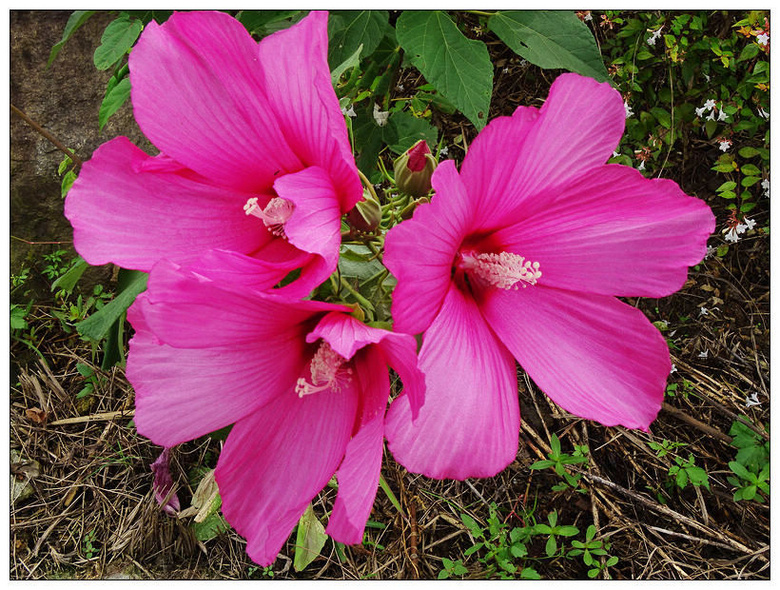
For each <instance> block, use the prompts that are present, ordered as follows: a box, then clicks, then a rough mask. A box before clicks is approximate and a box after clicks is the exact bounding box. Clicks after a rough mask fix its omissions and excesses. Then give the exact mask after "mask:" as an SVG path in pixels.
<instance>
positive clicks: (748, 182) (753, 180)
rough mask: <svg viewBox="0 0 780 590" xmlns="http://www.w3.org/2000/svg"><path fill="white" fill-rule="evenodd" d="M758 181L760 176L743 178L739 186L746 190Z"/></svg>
mask: <svg viewBox="0 0 780 590" xmlns="http://www.w3.org/2000/svg"><path fill="white" fill-rule="evenodd" d="M759 180H761V177H760V176H745V177H744V178H743V179H742V182H740V184H741V185H742V186H744V187H746V188H747V187H749V186H753V185H754V184H756V183H757V182H758V181H759Z"/></svg>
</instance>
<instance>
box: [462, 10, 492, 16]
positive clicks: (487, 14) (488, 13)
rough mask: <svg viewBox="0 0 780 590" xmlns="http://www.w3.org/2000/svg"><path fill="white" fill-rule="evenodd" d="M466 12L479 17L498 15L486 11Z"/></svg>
mask: <svg viewBox="0 0 780 590" xmlns="http://www.w3.org/2000/svg"><path fill="white" fill-rule="evenodd" d="M466 12H469V13H471V14H476V15H477V16H493V15H494V14H496V13H495V12H485V11H484V10H467V11H466Z"/></svg>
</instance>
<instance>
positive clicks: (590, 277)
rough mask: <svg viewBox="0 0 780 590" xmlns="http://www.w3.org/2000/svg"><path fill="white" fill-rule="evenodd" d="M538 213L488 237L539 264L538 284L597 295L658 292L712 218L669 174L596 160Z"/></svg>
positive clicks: (698, 244)
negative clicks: (651, 175)
mask: <svg viewBox="0 0 780 590" xmlns="http://www.w3.org/2000/svg"><path fill="white" fill-rule="evenodd" d="M550 201H552V202H551V203H550V205H549V206H548V207H546V208H545V209H544V210H543V212H540V213H537V214H536V215H533V216H531V217H524V216H523V217H522V218H521V219H517V220H516V222H515V223H514V224H513V225H510V226H508V227H506V228H504V229H502V230H499V231H498V232H496V234H495V235H494V236H493V237H492V239H493V240H494V241H495V242H496V243H498V244H500V245H501V246H503V247H502V249H507V250H509V251H512V252H515V253H517V254H520V255H521V256H524V257H525V258H526V259H528V260H533V261H537V262H539V264H540V270H541V271H542V277H541V278H540V279H539V282H540V284H543V285H547V286H551V287H558V288H561V289H568V290H577V291H588V292H591V293H600V294H604V295H623V296H643V297H663V296H666V295H669V294H671V293H673V292H675V291H676V290H678V289H680V288H681V287H682V285H683V283H685V280H686V278H687V275H688V267H689V266H693V265H694V264H697V263H699V262H700V261H701V259H702V258H703V257H704V254H705V253H706V250H707V238H708V237H709V235H710V234H711V233H712V231H713V230H714V229H715V217H714V216H713V215H712V212H711V211H710V208H709V207H708V206H707V205H706V204H705V203H704V201H702V200H700V199H695V198H693V197H689V196H687V195H686V194H685V193H683V192H682V191H681V190H680V187H679V186H677V184H676V183H674V182H672V181H670V180H647V179H645V178H644V177H643V176H642V175H641V174H640V173H639V172H637V171H636V170H634V169H633V168H628V167H625V166H612V165H609V166H604V167H601V168H596V169H594V170H593V171H592V172H588V173H587V174H585V175H583V176H582V177H581V178H580V179H579V180H578V181H576V182H574V183H572V184H569V185H567V186H565V187H562V188H561V189H557V190H555V191H554V196H553V195H551V196H550Z"/></svg>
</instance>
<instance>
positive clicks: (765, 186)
mask: <svg viewBox="0 0 780 590" xmlns="http://www.w3.org/2000/svg"><path fill="white" fill-rule="evenodd" d="M761 188H762V189H764V196H765V197H768V196H769V179H768V178H765V179H764V180H762V181H761Z"/></svg>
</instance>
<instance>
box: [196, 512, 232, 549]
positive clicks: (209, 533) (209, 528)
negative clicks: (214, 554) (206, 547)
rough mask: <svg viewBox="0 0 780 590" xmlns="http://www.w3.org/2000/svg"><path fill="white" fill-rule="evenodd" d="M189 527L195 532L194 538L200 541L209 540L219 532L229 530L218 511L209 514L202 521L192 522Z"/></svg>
mask: <svg viewBox="0 0 780 590" xmlns="http://www.w3.org/2000/svg"><path fill="white" fill-rule="evenodd" d="M190 527H191V528H192V530H193V532H194V533H195V538H196V539H198V541H201V542H205V541H210V540H211V539H213V538H215V537H216V536H217V535H219V534H220V533H225V532H227V531H229V530H230V525H229V524H228V523H227V521H226V520H225V519H224V518H223V517H222V515H221V514H218V513H215V514H210V515H209V516H207V517H206V518H205V519H204V520H203V521H202V522H193V523H192V524H191V525H190Z"/></svg>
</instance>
